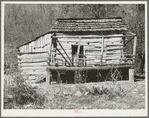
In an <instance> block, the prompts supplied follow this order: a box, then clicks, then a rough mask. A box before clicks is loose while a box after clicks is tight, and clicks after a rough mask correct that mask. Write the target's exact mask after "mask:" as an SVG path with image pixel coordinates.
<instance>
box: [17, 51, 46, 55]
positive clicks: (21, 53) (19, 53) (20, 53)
mask: <svg viewBox="0 0 149 118" xmlns="http://www.w3.org/2000/svg"><path fill="white" fill-rule="evenodd" d="M43 53H45V54H48V52H47V51H46V52H18V55H24V54H27V55H28V54H43Z"/></svg>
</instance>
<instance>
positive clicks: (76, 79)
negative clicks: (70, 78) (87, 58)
mask: <svg viewBox="0 0 149 118" xmlns="http://www.w3.org/2000/svg"><path fill="white" fill-rule="evenodd" d="M80 46H81V37H79V43H78V50H77V65H78V66H80V65H79V54H80ZM80 75H81V70H75V71H74V82H75V83H80V80H82V76H80Z"/></svg>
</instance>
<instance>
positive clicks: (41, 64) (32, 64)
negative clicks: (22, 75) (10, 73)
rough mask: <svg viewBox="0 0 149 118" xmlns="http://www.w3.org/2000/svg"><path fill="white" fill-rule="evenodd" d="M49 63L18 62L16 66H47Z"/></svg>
mask: <svg viewBox="0 0 149 118" xmlns="http://www.w3.org/2000/svg"><path fill="white" fill-rule="evenodd" d="M48 65H49V63H47V62H41V63H19V64H18V66H20V67H23V66H26V67H29V66H48Z"/></svg>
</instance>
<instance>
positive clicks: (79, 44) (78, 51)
mask: <svg viewBox="0 0 149 118" xmlns="http://www.w3.org/2000/svg"><path fill="white" fill-rule="evenodd" d="M80 46H81V38H80V37H79V43H78V50H77V62H79V60H78V59H79V54H80Z"/></svg>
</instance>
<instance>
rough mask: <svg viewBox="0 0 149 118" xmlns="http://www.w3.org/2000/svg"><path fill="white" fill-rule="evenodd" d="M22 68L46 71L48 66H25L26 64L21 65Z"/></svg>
mask: <svg viewBox="0 0 149 118" xmlns="http://www.w3.org/2000/svg"><path fill="white" fill-rule="evenodd" d="M19 69H20V70H31V71H34V70H35V71H36V70H44V71H46V66H44V67H43V66H37V67H32V66H31V67H25V66H21V67H19Z"/></svg>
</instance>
